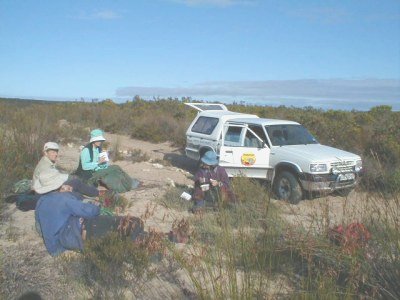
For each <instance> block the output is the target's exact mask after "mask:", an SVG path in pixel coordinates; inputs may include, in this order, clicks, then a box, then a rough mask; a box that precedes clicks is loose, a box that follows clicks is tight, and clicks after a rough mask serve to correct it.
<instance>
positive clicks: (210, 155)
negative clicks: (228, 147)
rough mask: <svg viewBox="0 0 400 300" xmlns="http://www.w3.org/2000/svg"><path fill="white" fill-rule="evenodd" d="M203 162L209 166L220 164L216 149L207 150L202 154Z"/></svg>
mask: <svg viewBox="0 0 400 300" xmlns="http://www.w3.org/2000/svg"><path fill="white" fill-rule="evenodd" d="M201 162H202V163H204V164H206V165H209V166H216V165H218V158H217V154H216V153H215V152H214V151H207V152H206V153H204V155H203V156H202V158H201Z"/></svg>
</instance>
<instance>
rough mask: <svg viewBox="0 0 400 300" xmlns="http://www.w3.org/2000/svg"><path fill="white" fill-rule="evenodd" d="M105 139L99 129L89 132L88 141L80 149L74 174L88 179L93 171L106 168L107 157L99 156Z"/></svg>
mask: <svg viewBox="0 0 400 300" xmlns="http://www.w3.org/2000/svg"><path fill="white" fill-rule="evenodd" d="M105 140H106V139H105V138H104V133H103V131H102V130H101V129H94V130H92V131H91V132H90V141H89V144H87V145H86V146H85V147H84V148H83V149H82V151H81V156H80V162H79V166H78V169H77V171H76V175H78V176H79V177H81V178H82V179H83V180H85V181H88V180H89V179H90V178H91V177H92V176H93V173H94V172H96V171H98V170H104V169H107V168H108V159H107V158H106V157H104V156H101V155H100V154H101V153H102V148H101V146H102V144H103V142H104V141H105Z"/></svg>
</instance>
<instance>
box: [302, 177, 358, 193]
mask: <svg viewBox="0 0 400 300" xmlns="http://www.w3.org/2000/svg"><path fill="white" fill-rule="evenodd" d="M353 174H354V179H351V180H341V175H342V174H318V175H316V174H309V173H302V174H300V177H299V179H300V183H301V186H302V187H303V189H304V190H306V191H310V192H311V191H327V192H333V191H336V190H340V189H346V188H352V187H354V186H356V185H357V181H358V178H359V174H357V173H354V172H353Z"/></svg>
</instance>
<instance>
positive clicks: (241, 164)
mask: <svg viewBox="0 0 400 300" xmlns="http://www.w3.org/2000/svg"><path fill="white" fill-rule="evenodd" d="M269 154H270V149H269V147H268V146H267V145H266V144H265V142H264V141H263V140H262V139H261V138H260V137H259V136H258V135H257V134H256V133H255V132H254V131H253V130H251V129H250V128H248V126H247V124H235V123H227V124H226V125H225V126H224V130H223V133H222V143H221V148H220V151H219V164H220V165H221V166H223V167H224V168H225V169H226V171H227V173H228V175H229V176H247V177H252V178H263V179H265V178H267V175H268V172H271V170H272V169H271V167H270V165H269Z"/></svg>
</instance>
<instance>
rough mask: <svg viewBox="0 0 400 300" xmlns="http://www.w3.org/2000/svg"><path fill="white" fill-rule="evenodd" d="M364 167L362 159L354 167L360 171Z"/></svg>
mask: <svg viewBox="0 0 400 300" xmlns="http://www.w3.org/2000/svg"><path fill="white" fill-rule="evenodd" d="M361 169H362V160H357V161H356V166H355V167H354V171H356V172H360V171H361Z"/></svg>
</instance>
